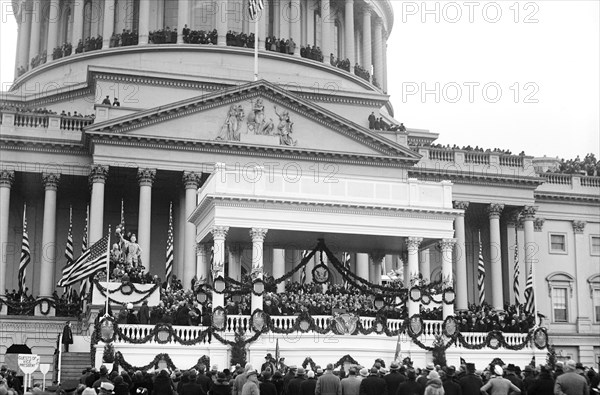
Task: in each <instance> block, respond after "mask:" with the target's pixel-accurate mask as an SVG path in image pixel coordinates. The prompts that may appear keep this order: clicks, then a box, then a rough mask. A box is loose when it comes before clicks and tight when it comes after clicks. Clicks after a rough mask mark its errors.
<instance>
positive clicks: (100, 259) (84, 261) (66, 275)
mask: <svg viewBox="0 0 600 395" xmlns="http://www.w3.org/2000/svg"><path fill="white" fill-rule="evenodd" d="M109 236H110V235H109V234H106V236H104V237H103V238H101V239H100V240H98V241H97V242H96V243H95V244H94V245H92V246H91V247H90V248H89V249H87V250H85V252H84V253H83V254H81V256H80V257H79V258H77V260H76V261H75V262H73V264H72V265H71V266H69V267H67V268H65V269H63V272H62V278H61V279H60V281H59V282H58V286H59V287H66V286H68V285H71V284H75V283H76V282H79V281H81V280H83V279H86V278H88V277H90V276H93V275H94V274H95V273H96V272H98V271H100V270H102V269H104V267H105V266H106V260H107V259H108V237H109Z"/></svg>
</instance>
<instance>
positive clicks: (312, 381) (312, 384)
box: [300, 370, 317, 395]
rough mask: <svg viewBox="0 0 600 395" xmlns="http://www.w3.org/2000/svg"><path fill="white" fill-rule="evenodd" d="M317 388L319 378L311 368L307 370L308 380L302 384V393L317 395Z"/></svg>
mask: <svg viewBox="0 0 600 395" xmlns="http://www.w3.org/2000/svg"><path fill="white" fill-rule="evenodd" d="M315 388H317V378H316V377H315V372H313V371H312V370H309V371H308V372H306V380H304V381H303V382H302V383H301V384H300V395H315Z"/></svg>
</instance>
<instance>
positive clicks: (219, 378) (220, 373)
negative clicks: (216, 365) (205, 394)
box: [217, 372, 227, 381]
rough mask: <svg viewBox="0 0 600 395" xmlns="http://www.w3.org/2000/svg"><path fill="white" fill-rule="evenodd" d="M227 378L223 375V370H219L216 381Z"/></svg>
mask: <svg viewBox="0 0 600 395" xmlns="http://www.w3.org/2000/svg"><path fill="white" fill-rule="evenodd" d="M226 379H227V376H225V373H224V372H219V374H218V375H217V381H225V380H226Z"/></svg>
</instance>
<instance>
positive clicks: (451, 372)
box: [446, 366, 456, 377]
mask: <svg viewBox="0 0 600 395" xmlns="http://www.w3.org/2000/svg"><path fill="white" fill-rule="evenodd" d="M455 373H456V368H455V367H454V366H448V368H447V369H446V375H447V376H449V377H452V376H454V374H455Z"/></svg>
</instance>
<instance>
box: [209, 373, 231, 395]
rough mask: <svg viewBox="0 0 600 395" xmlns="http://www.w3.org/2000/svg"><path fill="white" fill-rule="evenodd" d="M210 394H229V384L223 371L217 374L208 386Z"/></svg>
mask: <svg viewBox="0 0 600 395" xmlns="http://www.w3.org/2000/svg"><path fill="white" fill-rule="evenodd" d="M209 394H210V395H231V385H230V384H229V380H227V375H226V374H225V372H219V373H218V374H217V380H216V382H215V383H214V384H213V385H212V386H211V387H210V391H209Z"/></svg>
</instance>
